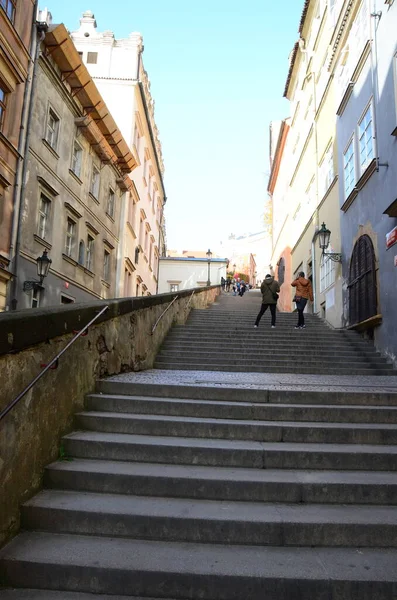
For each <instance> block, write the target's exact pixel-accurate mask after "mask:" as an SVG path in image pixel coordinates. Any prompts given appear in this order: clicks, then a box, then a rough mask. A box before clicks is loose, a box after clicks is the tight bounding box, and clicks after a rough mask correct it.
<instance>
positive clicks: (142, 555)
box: [0, 292, 397, 600]
mask: <svg viewBox="0 0 397 600" xmlns="http://www.w3.org/2000/svg"><path fill="white" fill-rule="evenodd" d="M250 294H252V292H250V293H249V295H248V298H247V297H243V298H239V297H236V298H234V297H231V298H228V297H226V298H225V299H223V298H222V299H221V301H220V303H219V305H218V306H215V307H213V308H211V309H209V310H208V311H201V313H200V314H193V315H192V317H191V318H190V319H189V324H188V325H187V326H186V329H187V330H189V331H191V329H192V328H193V329H194V327H196V326H199V327H200V328H202V327H203V325H204V322H205V319H208V330H210V331H211V332H212V333H214V321H213V320H212V319H213V315H221V314H227V315H229V316H228V317H227V319H228V324H227V327H228V329H231V330H232V331H233V332H235V331H236V330H238V328H239V327H241V323H242V321H243V320H244V319H247V322H248V321H250V322H251V325H252V314H254V313H255V310H253V308H254V307H253V306H252V307H251V306H250V303H251V302H252V304H253V303H254V294H252V296H250ZM232 302H235V304H234V305H233V304H231V303H232ZM245 302H246V303H245ZM236 303H238V304H236ZM244 303H245V304H244ZM229 305H230V306H231V308H229ZM240 311H241V312H240ZM245 313H246V314H245ZM251 313H252V314H251ZM284 317H285V315H279V325H280V330H283V329H284V330H285V339H286V340H287V338H288V336H290V338H291V339H295V336H302V338H299V339H302V340H303V336H306V334H308V333H309V330H310V329H313V331H314V330H316V331H317V329H318V330H319V332H320V334H319V337H318V338H313V339H312V341H311V343H310V344H309V345H308V346H307V348H308V349H309V348H311V349H313V350H315V349H316V348H318V346H317V343H319V340H320V339H322V337H321V336H322V333H321V332H322V331H324V329H323V327H324V326H323V325H322V324H321V322H317V321H316V320H315V319H314V318H311V319H308V323H307V330H305V331H298V332H295V331H294V330H292V331H290V329H291V328H290V327H289V326H288V320H287V319H285V320H284ZM203 319H204V320H203ZM227 319H226V320H227ZM267 319H268V316H267V315H265V316H264V318H263V319H262V322H261V325H260V328H259V329H258V330H254V329H253V328H252V331H251V329H250V330H249V331H248V332H247V330H245V331H246V335H247V338H244V339H243V340H242V342H241V345H240V348H239V351H240V350H241V348H243V347H247V348H248V349H250V348H251V344H252V343H253V342H251V340H254V336H255V335H257V334H258V336H257V337H258V339H260V340H261V341H262V342H265V341H266V339H267V338H268V337H270V336H273V334H274V333H275V331H277V330H271V329H270V328H269V325H268V323H267V322H266V321H267ZM197 321H199V323H198V325H196V322H197ZM326 331H327V333H328V330H326ZM330 333H331V334H333V333H334V332H332V331H331V332H330ZM178 335H180V334H178ZM225 335H226V333H225ZM313 335H314V333H313ZM336 335H337V336H339V337H338V338H335V339H343V340H344V344H342V345H344V347H346V348H347V347H349V346H350V348H349V349H346V350H345V351H346V352H347V353H348V356H349V358H346V359H345V363H346V362H347V361H349V365H350V367H349V371H350V372H352V369H353V368H352V367H351V365H352V364H353V363H356V362H357V361H356V360H355V357H354V351H353V350H352V348H354V346H353V345H352V343H350V341H349V336H348V337H347V338H346V339H345V338H344V336H341V335H339V333H336ZM173 336H174V332H172V333H171V334H170V339H171V338H172V337H173ZM217 336H218V334H217V333H214V338H215V339H218V342H219V341H220V342H221V344H224V345H225V339H226V338H224V337H221V338H219V336H218V337H217ZM208 337H209V338H211V335H209V336H208ZM315 340H317V342H316V341H315ZM333 340H334V338H332V340H330V341H329V344H328V345H327V350H328V351H329V352H334V353H337V352H339V350H338V351H336V350H335V348H334V341H333ZM244 344H245V345H246V346H244ZM167 345H168V341H166V343H165V345H164V347H165V348H166V347H167ZM184 347H185V346H184ZM227 348H229V346H228V347H227ZM367 349H368V352H369V348H367V347H366V349H365V351H366V350H367ZM208 351H209V350H208ZM208 351H207V354H208ZM365 351H364V357H365ZM318 353H320V352H319V351H318ZM185 354H186V359H184V361H183V362H182V364H183V365H188V364H190V361H191V360H192V358H191V355H190V354H189V353H188V351H187V350H186V352H185ZM204 354H206V353H205V352H204ZM312 354H313V356H315V354H316V352H315V351H314V352H313V353H312ZM229 356H230V355H229V349H227V353H226V349H225V356H224V357H222V361H223V362H221V363H220V364H221V365H223V364H227V362H226V361H228V360H229ZM283 356H284V359H283V360H284V362H285V363H287V364H288V360H289V359H287V358H285V355H283ZM331 356H335V355H331ZM353 359H354V360H353ZM201 360H202V359H201V358H200V361H201ZM368 360H369V364H370V365H372V357H371V359H368ZM307 362H309V364H310V360H309V359H308V361H307ZM364 362H365V360H364ZM199 364H200V365H202V364H207V363H202V362H200V363H199ZM321 364H322V365H323V366H322V367H319V368H323V369H325V361H323V362H322V363H321ZM342 364H343V363H342ZM178 368H179V369H180V370H175V371H169V370H164V371H163V370H158V371H155V370H154V371H150V372H147V373H136V374H125V375H120V376H117V377H114V378H109V379H106V380H102V381H98V383H97V389H96V391H95V393H92V394H90V395H88V396H87V398H86V408H85V411H84V412H81V413H80V414H78V415H76V430H75V431H74V432H73V433H70V434H68V435H65V436H64V439H63V446H64V449H65V452H66V454H67V456H68V457H70V460H63V461H58V462H55V463H53V464H51V465H49V466H48V467H47V468H46V471H45V476H44V489H43V490H42V491H41V492H40V493H39V494H37V495H36V496H35V497H33V498H32V499H31V500H30V501H28V502H27V503H26V504H25V505H24V506H23V507H22V528H23V530H22V532H21V533H20V534H19V535H18V536H17V537H16V538H15V539H14V540H13V541H12V542H11V543H10V544H8V546H6V547H5V548H4V549H3V550H2V551H0V577H1V579H0V584H1V585H3V587H4V589H3V590H0V597H1V600H17V599H18V600H39V599H40V600H94V599H95V600H96V599H97V600H123V599H124V600H127V598H134V599H135V600H138V599H139V598H140V599H143V598H145V599H146V600H148V599H150V598H151V599H160V598H162V599H166V600H171V599H172V600H264V599H266V600H276V599H277V600H312V599H313V600H392V599H394V600H395V599H396V598H397V379H396V378H393V377H379V376H376V377H370V376H366V377H361V376H359V377H357V376H356V377H351V376H350V377H349V376H346V375H345V376H338V377H335V376H332V375H329V374H328V375H326V374H325V375H324V374H323V375H317V376H312V377H310V376H309V375H308V376H302V375H292V376H289V375H283V374H281V375H278V376H273V375H270V376H269V375H266V374H258V373H247V374H245V373H240V374H238V373H236V372H235V371H236V369H235V368H234V367H233V366H229V371H228V372H226V373H222V372H218V373H217V374H213V375H211V374H210V373H208V372H207V373H205V372H203V370H201V371H192V372H188V371H187V370H185V369H187V368H188V367H187V366H183V367H181V366H180V364H179V365H178ZM200 368H201V369H204V367H200ZM217 368H218V366H216V367H213V370H216V369H217ZM356 369H359V367H357V366H355V367H354V370H355V371H356ZM379 369H380V367H379ZM379 369H378V367H373V365H372V366H368V365H366V366H364V367H363V371H367V370H370V371H371V373H372V374H373V373H374V370H375V372H378V371H379ZM382 370H383V367H382ZM385 370H386V371H387V373H388V374H389V373H390V370H389V369H385ZM321 372H322V371H321ZM359 372H360V373H361V372H362V371H360V370H359ZM233 381H235V384H233Z"/></svg>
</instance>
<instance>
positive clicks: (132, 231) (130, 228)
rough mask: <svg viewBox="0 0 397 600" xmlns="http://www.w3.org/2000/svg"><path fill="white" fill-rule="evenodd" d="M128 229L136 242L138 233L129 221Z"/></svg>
mask: <svg viewBox="0 0 397 600" xmlns="http://www.w3.org/2000/svg"><path fill="white" fill-rule="evenodd" d="M127 227H128V229H129V231H130V233H131V234H132V237H133V238H134V240H136V233H135V231H134V228H133V226H132V225H131V223H130V222H129V221H127Z"/></svg>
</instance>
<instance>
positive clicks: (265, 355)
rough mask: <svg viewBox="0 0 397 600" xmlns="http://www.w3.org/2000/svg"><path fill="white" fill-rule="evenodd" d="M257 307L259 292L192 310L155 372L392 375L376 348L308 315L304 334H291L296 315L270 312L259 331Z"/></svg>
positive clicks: (169, 341) (167, 342)
mask: <svg viewBox="0 0 397 600" xmlns="http://www.w3.org/2000/svg"><path fill="white" fill-rule="evenodd" d="M260 303H261V295H260V293H259V292H258V291H250V292H249V293H246V294H245V295H244V296H243V297H242V298H241V297H239V296H237V297H234V296H229V295H223V296H222V297H221V300H220V302H218V303H217V304H215V305H213V306H212V307H211V308H210V309H209V310H207V311H202V310H195V311H192V312H191V314H190V316H189V319H188V322H187V324H186V325H180V326H175V327H173V329H172V332H171V333H170V334H169V335H168V336H167V338H166V340H165V342H164V344H163V346H162V348H161V351H160V353H159V354H158V356H157V358H156V363H155V367H156V368H157V369H187V370H192V369H196V370H202V371H208V370H210V371H214V370H217V371H231V370H232V371H236V372H258V373H264V372H268V373H314V374H332V375H343V374H346V375H395V374H396V373H395V371H394V370H393V366H392V365H391V364H389V363H387V361H386V359H385V358H383V357H382V356H381V355H380V354H379V353H378V352H376V350H375V349H374V347H373V346H372V345H371V344H370V343H369V342H367V341H366V340H364V339H363V338H361V337H360V336H359V335H358V334H357V333H356V332H354V331H346V330H333V329H331V328H330V327H328V326H327V325H326V324H325V323H324V322H323V321H322V320H321V319H319V318H318V317H317V316H314V315H307V316H306V317H305V319H306V327H305V329H304V330H295V329H294V327H295V325H296V323H297V316H296V314H293V313H278V315H277V321H276V328H275V329H271V328H270V313H269V311H267V313H265V314H264V316H263V317H262V320H261V322H260V324H259V328H258V329H254V327H253V326H254V322H255V318H256V315H257V314H258V311H259V308H260Z"/></svg>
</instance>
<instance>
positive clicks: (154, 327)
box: [151, 296, 179, 335]
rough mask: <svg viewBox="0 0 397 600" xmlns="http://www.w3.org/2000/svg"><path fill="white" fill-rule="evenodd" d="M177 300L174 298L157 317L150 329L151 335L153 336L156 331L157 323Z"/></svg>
mask: <svg viewBox="0 0 397 600" xmlns="http://www.w3.org/2000/svg"><path fill="white" fill-rule="evenodd" d="M177 298H179V296H175V298H174V299H173V300H172V301H171V302H170V303H169V305H168V306H167V308H166V309H165V310H163V312H162V313H161V315H160V316H159V318H158V319H157V321H156V322H155V324H154V325H153V327H152V332H151V335H153V333H154V330H155V329H156V327H157V325H158V324H159V322H160V321H161V319H162V318H163V317H164V315H165V313H166V312H167V310H168V309H169V308H171V306H172V305H173V304H174V302H175V300H176V299H177Z"/></svg>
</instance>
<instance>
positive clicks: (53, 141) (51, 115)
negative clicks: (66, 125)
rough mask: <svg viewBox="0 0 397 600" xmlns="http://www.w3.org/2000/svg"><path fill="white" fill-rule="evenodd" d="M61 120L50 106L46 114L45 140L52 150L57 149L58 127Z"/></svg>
mask: <svg viewBox="0 0 397 600" xmlns="http://www.w3.org/2000/svg"><path fill="white" fill-rule="evenodd" d="M60 123H61V120H60V118H59V116H58V115H57V113H56V112H55V110H54V109H53V108H52V106H50V107H49V108H48V113H47V122H46V130H45V140H46V142H47V144H49V145H50V146H51V148H52V149H53V150H56V149H57V146H58V139H59V127H60Z"/></svg>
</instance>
